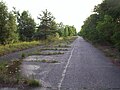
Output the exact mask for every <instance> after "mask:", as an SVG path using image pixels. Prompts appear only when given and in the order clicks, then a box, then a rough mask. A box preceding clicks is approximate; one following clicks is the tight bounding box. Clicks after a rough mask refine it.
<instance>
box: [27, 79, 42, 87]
mask: <svg viewBox="0 0 120 90" xmlns="http://www.w3.org/2000/svg"><path fill="white" fill-rule="evenodd" d="M28 85H29V86H31V87H38V86H42V85H41V84H40V82H39V81H38V80H35V79H33V80H29V81H28Z"/></svg>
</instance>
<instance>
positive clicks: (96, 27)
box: [79, 0, 120, 51]
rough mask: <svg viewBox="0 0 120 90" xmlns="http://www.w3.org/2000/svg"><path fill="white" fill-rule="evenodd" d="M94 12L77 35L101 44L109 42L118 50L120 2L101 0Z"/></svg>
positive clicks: (119, 42)
mask: <svg viewBox="0 0 120 90" xmlns="http://www.w3.org/2000/svg"><path fill="white" fill-rule="evenodd" d="M94 12H95V13H96V14H92V15H91V16H89V17H88V18H87V20H86V21H85V22H84V25H83V26H82V29H81V31H80V32H79V35H82V36H83V37H84V38H86V39H88V40H90V41H92V42H95V43H101V44H107V45H108V44H111V45H113V46H115V47H117V48H118V49H119V51H120V26H119V24H120V2H119V0H103V2H102V3H101V4H99V5H97V6H95V8H94Z"/></svg>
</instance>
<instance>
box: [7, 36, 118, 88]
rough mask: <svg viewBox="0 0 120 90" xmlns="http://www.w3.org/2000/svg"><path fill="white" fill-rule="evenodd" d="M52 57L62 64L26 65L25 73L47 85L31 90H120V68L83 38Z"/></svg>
mask: <svg viewBox="0 0 120 90" xmlns="http://www.w3.org/2000/svg"><path fill="white" fill-rule="evenodd" d="M39 57H40V56H39ZM50 57H51V58H55V59H56V60H59V62H60V63H57V64H53V63H49V64H47V63H44V64H43V63H40V62H26V61H25V62H24V63H23V66H25V67H24V68H23V69H24V72H25V73H26V74H28V73H32V75H33V73H34V76H35V77H34V78H35V79H38V80H40V81H42V84H43V87H42V88H39V87H38V88H29V89H28V90H120V67H119V66H116V65H114V64H113V63H112V62H111V61H110V60H109V58H107V57H106V56H105V55H104V53H102V52H101V51H100V50H98V49H97V48H95V47H94V46H92V45H91V44H90V43H88V42H86V41H85V40H84V39H83V38H81V37H78V38H77V39H76V40H75V41H74V42H73V43H72V44H71V48H69V51H67V52H65V54H63V55H57V56H53V57H52V56H50ZM50 57H49V58H50ZM26 66H29V67H28V68H26ZM34 66H35V67H34ZM33 67H34V68H33ZM30 68H31V69H30ZM26 71H27V72H26ZM8 90H9V89H8ZM12 90H17V89H12ZM25 90H26V89H25Z"/></svg>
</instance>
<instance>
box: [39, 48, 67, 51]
mask: <svg viewBox="0 0 120 90" xmlns="http://www.w3.org/2000/svg"><path fill="white" fill-rule="evenodd" d="M40 50H54V51H68V49H64V48H42V49H40Z"/></svg>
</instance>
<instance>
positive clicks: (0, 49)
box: [0, 36, 77, 56]
mask: <svg viewBox="0 0 120 90" xmlns="http://www.w3.org/2000/svg"><path fill="white" fill-rule="evenodd" d="M76 38H77V36H73V37H64V38H59V39H57V40H54V41H49V40H41V41H31V42H18V43H13V44H7V45H5V46H4V45H0V56H3V55H6V54H9V53H12V52H16V51H21V50H24V49H28V48H32V47H35V46H38V45H43V46H47V47H49V46H50V47H52V46H53V47H54V46H58V47H62V48H64V47H70V46H68V44H70V43H72V42H73V41H74V40H75V39H76Z"/></svg>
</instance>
